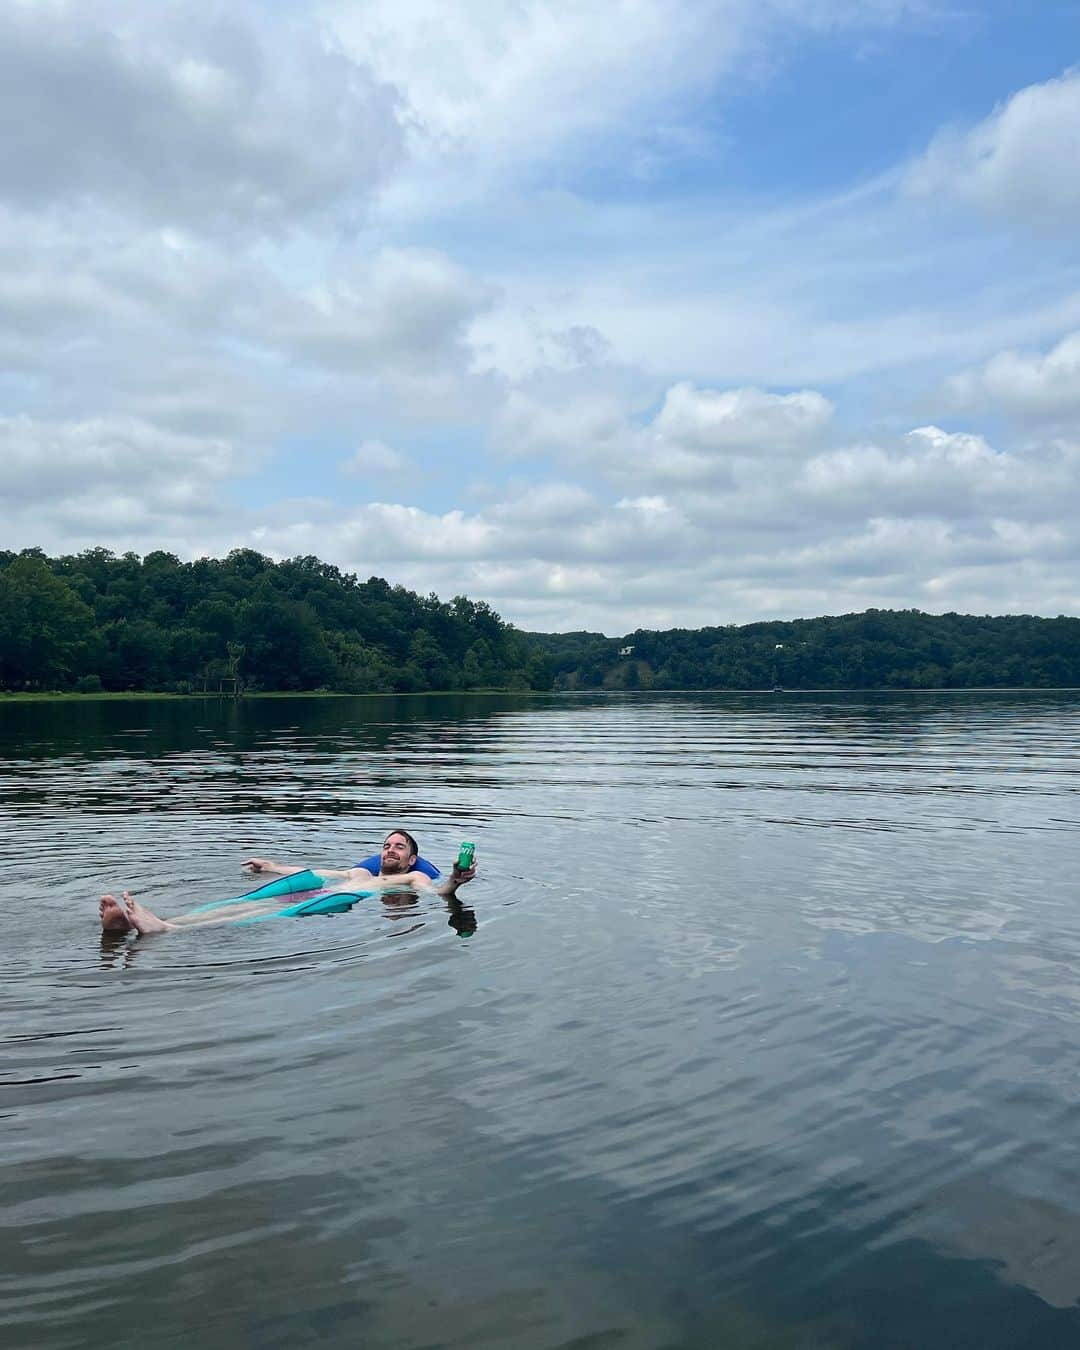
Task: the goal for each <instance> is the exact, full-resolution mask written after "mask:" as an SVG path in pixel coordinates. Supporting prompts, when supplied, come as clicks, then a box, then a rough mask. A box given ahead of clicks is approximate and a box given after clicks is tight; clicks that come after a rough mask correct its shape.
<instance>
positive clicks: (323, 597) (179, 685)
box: [0, 548, 552, 693]
mask: <svg viewBox="0 0 1080 1350" xmlns="http://www.w3.org/2000/svg"><path fill="white" fill-rule="evenodd" d="M551 678H552V677H551V672H550V670H549V668H548V667H547V664H546V662H545V660H544V658H543V656H542V654H540V653H538V652H536V651H535V649H534V648H533V647H532V646H531V645H530V644H529V642H528V641H527V640H526V638H525V637H524V635H523V634H521V633H520V632H518V631H517V630H516V629H515V628H513V627H512V626H511V625H510V624H507V623H504V622H503V621H502V619H500V618H499V616H498V615H497V614H496V613H495V612H494V611H493V610H492V609H491V608H490V606H488V605H486V604H484V603H483V602H482V601H473V600H469V599H467V598H466V597H465V596H461V595H459V596H456V597H455V598H454V599H453V600H451V601H450V602H449V603H446V602H444V601H441V600H440V599H439V598H438V597H437V596H435V595H429V596H426V597H422V596H419V595H417V594H416V593H415V592H413V591H410V590H407V589H406V588H405V587H403V586H391V585H390V584H389V583H388V582H386V581H384V580H383V579H382V578H381V577H371V578H369V579H368V580H367V581H360V580H358V579H357V577H355V576H353V575H351V574H349V573H345V572H342V571H340V570H339V569H338V568H336V567H333V566H332V565H330V564H329V563H324V562H320V561H319V559H318V558H314V557H303V558H291V559H289V560H288V561H286V562H279V563H275V562H273V561H272V560H271V559H269V558H266V557H264V556H263V555H262V554H260V553H257V552H255V551H254V550H252V549H235V550H233V552H231V553H230V554H229V555H228V556H227V557H225V558H221V559H215V558H200V559H198V560H196V561H195V562H181V561H180V559H179V558H177V557H175V556H174V555H173V554H171V553H165V552H153V553H148V554H147V555H146V556H145V557H144V558H140V557H139V556H138V555H136V554H134V553H125V554H123V555H122V556H120V557H117V556H116V555H115V554H113V553H112V552H110V551H109V550H108V549H104V548H94V549H89V550H87V551H85V552H83V553H77V554H72V555H67V556H63V557H58V558H49V557H47V556H46V555H45V554H44V553H43V552H42V551H41V550H40V549H24V550H23V551H22V552H21V553H12V552H8V551H0V688H2V689H6V690H34V689H49V690H53V689H57V690H64V689H74V690H77V691H81V692H92V691H96V690H115V691H124V690H152V691H159V692H166V693H197V692H200V691H205V690H209V691H213V692H217V691H218V690H230V691H231V690H233V689H246V690H248V691H252V692H254V691H259V690H274V691H289V690H295V691H303V690H309V691H310V690H318V689H327V690H336V691H340V692H343V693H367V692H406V693H407V692H414V691H423V690H432V689H482V688H500V689H529V688H550V687H551Z"/></svg>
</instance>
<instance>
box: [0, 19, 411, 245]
mask: <svg viewBox="0 0 1080 1350" xmlns="http://www.w3.org/2000/svg"><path fill="white" fill-rule="evenodd" d="M200 15H202V17H200ZM0 120H2V122H3V125H4V126H5V127H7V128H9V129H12V134H8V135H5V136H4V137H3V138H2V140H0V196H2V198H3V199H4V200H6V201H7V202H8V203H11V204H16V205H19V206H22V207H26V208H35V207H47V206H52V205H59V206H62V207H63V208H64V209H70V208H72V207H82V206H86V205H89V206H92V207H97V208H104V209H106V210H114V209H118V210H121V211H124V212H132V213H134V214H135V215H137V216H141V217H147V218H150V219H154V220H158V221H164V222H170V223H171V222H185V223H187V224H193V225H198V226H202V227H207V228H217V227H227V228H230V229H232V228H240V229H243V230H257V231H261V230H270V231H279V230H281V229H286V228H289V227H290V226H291V225H293V224H294V223H296V222H297V221H299V220H303V219H305V218H308V217H311V216H313V215H315V216H317V215H319V214H322V213H326V212H329V213H331V214H333V215H335V216H341V215H343V214H344V215H348V214H350V213H351V214H352V215H353V216H355V215H356V213H357V209H358V205H359V204H361V203H363V202H364V201H365V200H366V199H369V198H370V196H371V194H372V191H373V188H374V187H375V186H376V185H377V184H378V183H380V182H381V181H382V180H383V179H384V178H385V176H386V174H387V173H388V171H389V170H390V169H391V168H392V167H393V166H394V165H396V164H398V163H399V162H400V160H401V157H402V153H403V149H402V138H401V131H400V127H399V124H398V120H397V116H396V97H395V95H394V92H393V91H392V90H390V89H389V88H388V87H386V86H385V85H383V84H380V83H378V82H376V80H375V79H374V78H373V77H372V76H371V74H370V72H368V71H366V70H364V69H363V68H361V67H359V66H357V64H356V63H355V62H353V61H350V60H349V59H348V58H346V57H345V56H344V55H343V54H342V53H341V52H340V51H339V50H335V48H334V47H333V45H331V44H329V43H328V42H327V41H326V40H325V35H323V34H320V33H319V31H318V29H317V28H314V27H312V26H311V25H310V24H305V23H302V22H297V23H289V22H287V21H286V20H285V19H283V18H277V19H275V18H274V17H273V15H272V14H270V13H268V12H267V10H266V9H265V7H259V6H255V5H252V4H244V3H235V4H233V5H231V6H230V7H229V9H228V12H227V14H226V13H225V12H224V11H222V12H219V13H218V14H216V15H215V14H214V13H213V11H211V10H207V11H205V12H203V11H199V10H196V9H195V8H194V7H186V6H183V5H180V4H175V3H174V4H159V5H155V6H153V7H147V8H140V7H138V6H135V7H132V6H130V5H122V4H117V3H109V0H103V2H102V3H95V4H94V5H85V4H79V3H57V2H56V0H53V3H49V4H14V5H12V4H8V5H5V6H3V7H2V8H0ZM16 128H17V132H16V131H15V130H14V129H16Z"/></svg>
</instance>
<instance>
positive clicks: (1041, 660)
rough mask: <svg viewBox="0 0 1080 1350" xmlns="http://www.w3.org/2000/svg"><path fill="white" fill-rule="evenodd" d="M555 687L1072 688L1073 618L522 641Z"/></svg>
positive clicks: (896, 618)
mask: <svg viewBox="0 0 1080 1350" xmlns="http://www.w3.org/2000/svg"><path fill="white" fill-rule="evenodd" d="M529 636H530V639H531V640H532V642H533V644H534V646H535V648H536V650H538V651H541V652H542V653H543V654H544V656H545V657H546V658H547V660H548V662H549V663H550V665H551V669H552V673H553V675H554V683H555V687H556V688H558V689H771V688H777V687H779V688H784V689H939V688H986V687H990V688H993V687H999V688H1000V687H1006V686H1018V685H1019V686H1027V687H1035V688H1064V687H1080V619H1077V618H1068V617H1065V616H1058V617H1057V618H1056V619H1044V618H1037V617H1034V616H1032V615H1029V614H1022V615H1007V616H999V617H992V616H977V615H968V614H924V613H922V612H921V611H920V610H916V609H905V610H879V609H869V610H866V611H865V612H863V613H860V614H842V615H836V616H831V617H826V618H818V619H795V620H790V621H783V622H781V621H776V622H764V623H751V624H744V625H742V626H736V625H734V624H730V625H727V626H725V627H715V628H699V629H686V628H673V629H669V630H667V631H665V632H654V631H650V630H646V629H638V630H637V631H636V632H633V633H628V634H627V635H626V636H625V637H622V638H608V637H605V636H603V635H602V634H600V633H585V632H579V633H560V634H541V633H533V634H530V635H529Z"/></svg>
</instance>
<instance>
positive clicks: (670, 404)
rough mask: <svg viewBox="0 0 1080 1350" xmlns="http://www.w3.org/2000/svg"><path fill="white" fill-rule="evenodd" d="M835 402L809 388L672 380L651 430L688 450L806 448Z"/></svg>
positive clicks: (756, 451) (784, 450)
mask: <svg viewBox="0 0 1080 1350" xmlns="http://www.w3.org/2000/svg"><path fill="white" fill-rule="evenodd" d="M832 412H833V409H832V404H831V403H830V402H829V400H828V399H826V398H823V397H822V396H821V395H820V394H817V393H814V392H813V391H811V390H808V389H804V390H802V391H801V392H799V393H796V394H769V393H765V392H764V391H763V390H761V389H728V390H716V389H696V388H695V387H694V386H693V385H692V384H689V383H682V384H677V385H674V386H673V387H672V388H671V389H669V390H668V392H667V395H666V396H665V398H664V406H663V407H662V408H661V409H660V412H659V413H658V414H657V417H656V419H655V420H654V422H653V424H652V427H653V430H654V431H655V432H656V433H657V434H658V435H660V436H662V437H663V438H664V439H665V440H668V441H671V442H673V443H674V444H675V445H678V446H680V447H681V448H683V449H686V450H697V451H702V452H706V453H708V452H718V453H732V452H736V453H737V452H743V453H750V454H763V455H769V454H786V453H788V452H790V451H793V450H800V449H804V448H805V447H806V446H807V445H808V444H809V443H810V442H811V441H812V440H813V439H814V438H815V437H816V436H817V435H818V433H819V432H821V431H822V430H823V429H824V427H825V426H826V425H827V424H828V422H829V419H830V418H831V417H832Z"/></svg>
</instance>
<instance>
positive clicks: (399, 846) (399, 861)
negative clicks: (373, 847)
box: [379, 834, 416, 876]
mask: <svg viewBox="0 0 1080 1350" xmlns="http://www.w3.org/2000/svg"><path fill="white" fill-rule="evenodd" d="M414 862H416V854H415V853H414V852H413V851H412V848H411V847H410V845H409V841H408V840H407V839H406V838H405V836H404V835H403V834H388V835H387V836H386V838H385V839H384V840H383V846H382V854H381V855H380V859H379V870H380V871H381V872H384V873H385V874H386V875H387V876H394V875H396V874H397V873H399V872H411V871H412V866H413V863H414Z"/></svg>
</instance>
